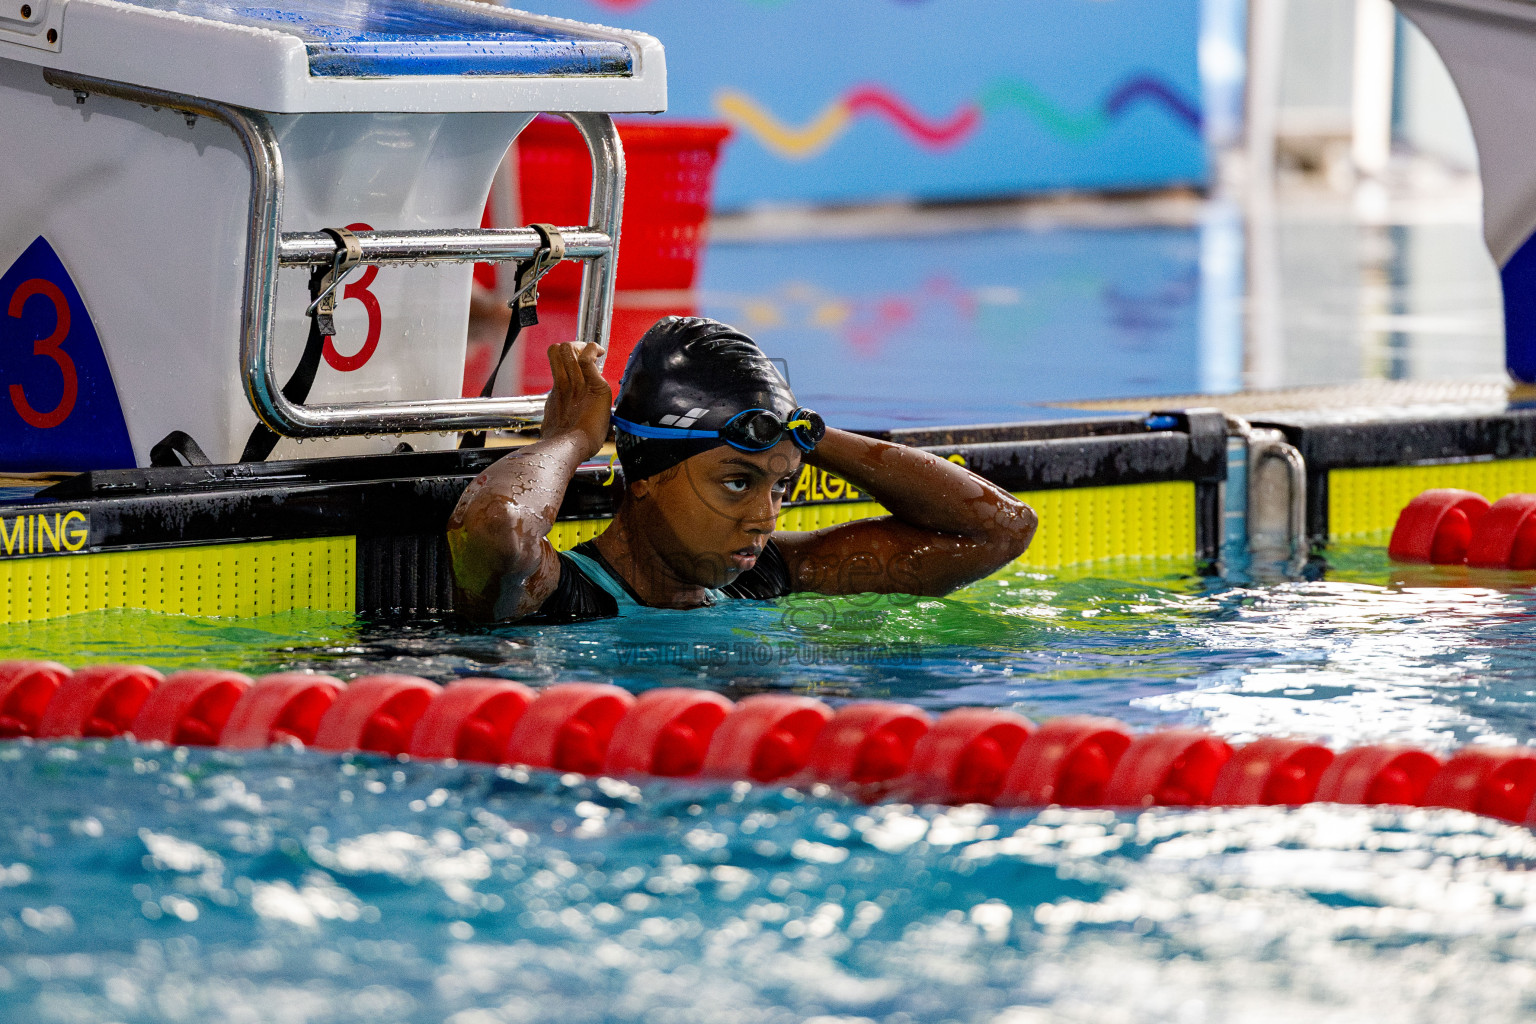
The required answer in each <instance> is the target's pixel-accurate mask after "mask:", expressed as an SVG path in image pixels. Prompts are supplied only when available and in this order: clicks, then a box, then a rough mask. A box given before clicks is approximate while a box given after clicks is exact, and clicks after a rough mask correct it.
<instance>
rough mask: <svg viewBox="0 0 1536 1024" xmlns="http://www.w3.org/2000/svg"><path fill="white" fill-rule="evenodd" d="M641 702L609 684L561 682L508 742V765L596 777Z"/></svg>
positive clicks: (530, 710) (532, 708)
mask: <svg viewBox="0 0 1536 1024" xmlns="http://www.w3.org/2000/svg"><path fill="white" fill-rule="evenodd" d="M634 704H635V698H634V697H632V696H631V695H630V694H629V691H627V690H621V689H619V688H618V687H617V686H609V685H607V684H606V683H557V684H555V685H554V686H551V687H550V688H549V689H547V690H544V691H543V692H541V693H540V694H539V697H538V699H537V700H535V701H534V702H533V703H532V704H530V705H529V706H528V710H527V711H525V712H524V713H523V717H522V718H521V719H519V720H518V723H517V726H516V727H515V728H514V729H513V730H512V735H511V736H510V737H508V739H507V752H506V757H505V758H504V760H506V761H508V762H509V763H512V764H525V765H527V766H528V767H530V768H553V769H555V770H556V771H562V772H581V773H582V774H584V775H595V774H596V773H598V772H600V771H602V770H603V764H604V762H606V761H607V759H608V740H609V739H610V738H611V737H612V736H613V730H614V727H615V726H616V725H618V724H619V720H620V719H622V718H623V717H624V716H625V714H627V713H628V712H629V709H630V708H632V707H634Z"/></svg>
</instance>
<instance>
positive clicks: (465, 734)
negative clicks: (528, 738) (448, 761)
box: [409, 679, 538, 764]
mask: <svg viewBox="0 0 1536 1024" xmlns="http://www.w3.org/2000/svg"><path fill="white" fill-rule="evenodd" d="M537 698H538V694H537V693H535V692H534V691H533V690H532V689H530V688H528V687H526V686H524V685H523V684H522V683H513V682H509V681H507V680H505V679H458V680H455V681H454V682H451V683H449V684H448V686H447V688H446V689H444V690H443V692H442V693H440V694H438V695H437V698H436V699H435V700H433V701H432V703H431V704H428V705H427V710H426V711H425V712H424V713H423V714H422V716H421V719H420V720H419V721H418V722H417V723H416V732H415V734H414V735H413V736H412V737H411V746H410V750H409V753H410V755H411V756H412V757H437V758H448V757H453V758H457V759H458V760H460V761H484V762H486V763H488V764H500V763H501V760H502V758H503V757H505V755H506V749H507V740H508V739H509V738H510V737H511V736H512V730H513V728H515V727H516V725H517V723H518V721H519V720H520V719H521V718H522V717H523V712H525V711H527V710H528V706H529V705H530V704H532V703H533V702H534V700H536V699H537Z"/></svg>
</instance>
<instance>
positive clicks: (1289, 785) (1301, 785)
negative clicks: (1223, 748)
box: [1210, 737, 1333, 806]
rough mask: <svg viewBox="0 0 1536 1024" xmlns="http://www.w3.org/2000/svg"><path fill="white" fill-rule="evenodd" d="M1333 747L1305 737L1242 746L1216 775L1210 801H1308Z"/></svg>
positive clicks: (1230, 803) (1240, 803) (1330, 760)
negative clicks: (1307, 739) (1309, 740)
mask: <svg viewBox="0 0 1536 1024" xmlns="http://www.w3.org/2000/svg"><path fill="white" fill-rule="evenodd" d="M1332 763H1333V751H1331V750H1329V749H1328V748H1327V747H1324V746H1321V745H1319V744H1317V743H1309V742H1307V741H1306V740H1294V739H1285V738H1280V737H1272V738H1266V739H1261V740H1254V741H1253V742H1252V743H1249V744H1248V745H1246V746H1243V747H1239V748H1238V749H1237V750H1236V751H1235V752H1234V753H1233V755H1232V757H1231V759H1230V760H1228V761H1227V763H1226V764H1224V765H1222V766H1221V773H1220V774H1219V775H1217V777H1216V785H1215V786H1214V787H1213V788H1212V789H1211V796H1210V802H1211V803H1213V804H1217V805H1226V806H1243V805H1248V804H1266V805H1292V806H1294V805H1296V804H1304V803H1309V802H1311V800H1312V797H1313V794H1315V793H1316V792H1317V783H1318V781H1319V780H1320V779H1321V778H1322V777H1323V772H1324V771H1326V770H1327V769H1328V766H1329V765H1330V764H1332Z"/></svg>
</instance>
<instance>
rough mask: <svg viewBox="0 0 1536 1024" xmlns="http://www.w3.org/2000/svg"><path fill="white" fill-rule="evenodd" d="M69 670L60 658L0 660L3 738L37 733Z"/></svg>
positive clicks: (68, 674) (1, 726) (1, 736)
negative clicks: (44, 713) (46, 659)
mask: <svg viewBox="0 0 1536 1024" xmlns="http://www.w3.org/2000/svg"><path fill="white" fill-rule="evenodd" d="M69 676H70V671H69V669H67V668H65V667H64V666H63V665H60V664H59V663H58V662H56V661H0V739H15V738H16V737H17V736H34V735H36V734H37V723H38V722H40V721H42V718H43V712H44V711H47V710H48V704H49V702H50V701H52V700H53V695H54V694H55V693H57V692H58V690H59V687H60V686H62V685H64V680H66V679H68V678H69Z"/></svg>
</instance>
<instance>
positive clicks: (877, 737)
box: [808, 701, 930, 786]
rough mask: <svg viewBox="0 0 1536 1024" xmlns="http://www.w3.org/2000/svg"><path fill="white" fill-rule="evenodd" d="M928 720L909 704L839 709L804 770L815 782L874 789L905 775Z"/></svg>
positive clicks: (875, 703)
mask: <svg viewBox="0 0 1536 1024" xmlns="http://www.w3.org/2000/svg"><path fill="white" fill-rule="evenodd" d="M929 722H930V719H929V718H928V715H927V714H926V713H924V712H923V711H922V710H920V709H919V708H915V707H913V706H912V705H910V704H887V703H884V702H882V701H861V702H860V703H857V704H848V705H845V706H843V707H841V708H839V709H838V710H837V712H836V713H834V714H833V716H832V721H830V722H828V723H827V726H826V728H825V729H823V730H822V732H821V737H820V739H819V740H818V741H817V743H816V747H815V749H814V751H813V752H812V754H811V760H810V763H809V765H808V768H809V772H810V775H811V777H812V778H813V779H814V780H815V781H817V782H825V783H829V784H831V785H835V786H874V785H878V784H880V783H886V782H890V781H891V780H893V779H896V778H898V777H899V776H901V775H904V774H905V773H906V770H907V765H908V764H909V763H910V762H911V760H912V750H913V748H914V747H915V746H917V741H918V740H920V739H922V737H923V734H924V733H926V732H927V731H928V727H929Z"/></svg>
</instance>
